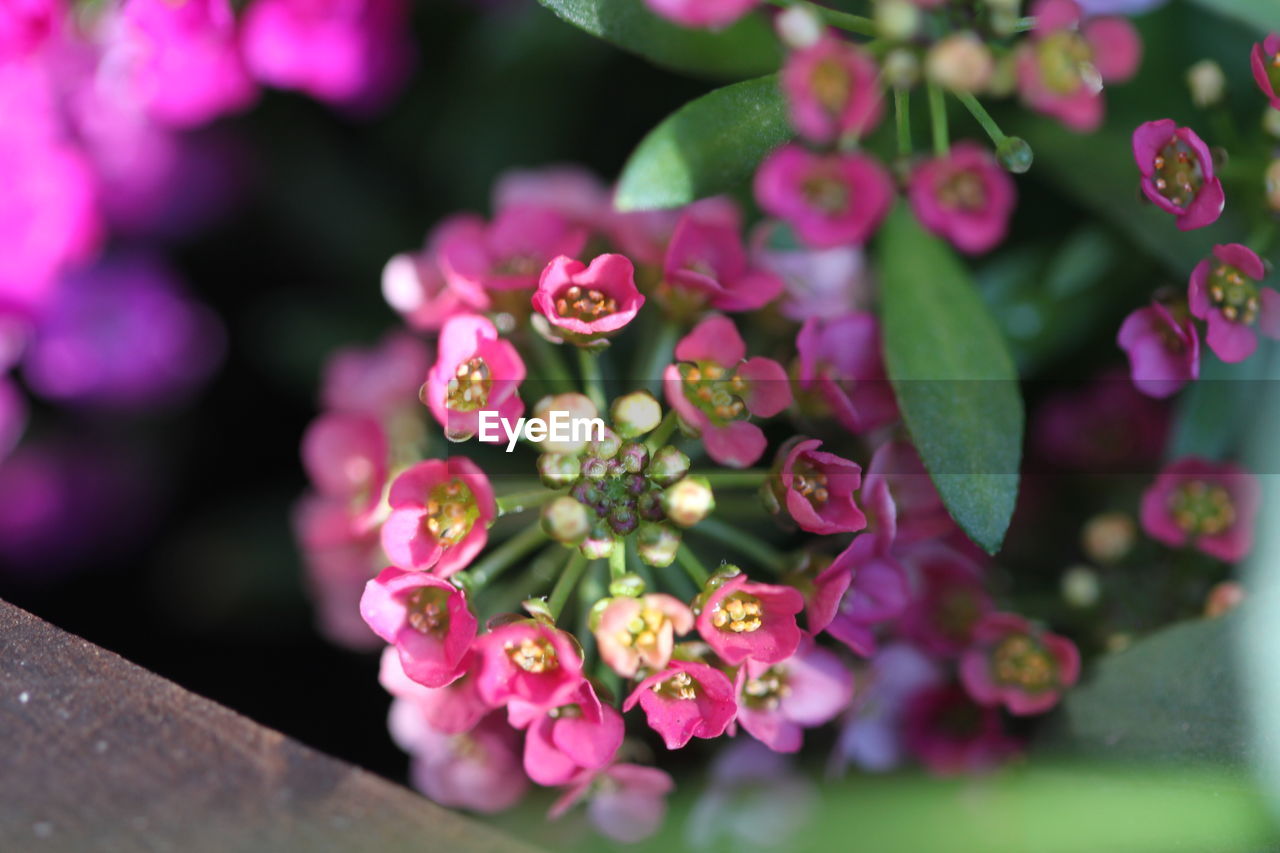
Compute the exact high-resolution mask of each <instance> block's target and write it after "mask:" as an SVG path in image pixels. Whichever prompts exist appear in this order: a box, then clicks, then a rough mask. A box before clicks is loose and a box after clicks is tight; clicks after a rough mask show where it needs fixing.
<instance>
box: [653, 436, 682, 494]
mask: <svg viewBox="0 0 1280 853" xmlns="http://www.w3.org/2000/svg"><path fill="white" fill-rule="evenodd" d="M687 473H689V457H688V456H685V455H684V454H683V453H681V452H680V451H679V450H677V449H676V448H675V447H674V446H672V445H670V444H668V445H667V446H666V447H663V448H660V449H659V450H658V452H657V453H654V454H653V458H652V459H650V460H649V467H648V468H646V469H645V475H646V476H648V478H649V479H650V480H653V482H655V483H657V484H658V485H659V486H670V485H671V484H672V483H675V482H676V481H677V480H679V479H680V478H682V477H683V476H684V475H685V474H687Z"/></svg>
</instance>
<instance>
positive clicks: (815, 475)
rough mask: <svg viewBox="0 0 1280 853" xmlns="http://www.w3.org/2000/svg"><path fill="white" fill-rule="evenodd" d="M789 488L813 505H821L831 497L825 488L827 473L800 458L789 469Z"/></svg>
mask: <svg viewBox="0 0 1280 853" xmlns="http://www.w3.org/2000/svg"><path fill="white" fill-rule="evenodd" d="M791 488H793V489H795V490H796V491H797V492H799V493H800V495H801V497H804V498H806V499H807V500H808V501H809V503H810V504H812V505H813V506H814V507H822V506H823V505H825V504H826V502H827V499H828V498H829V497H831V493H830V491H828V489H827V475H826V474H824V473H822V472H821V471H820V470H818V469H817V468H816V467H815V466H814V465H813V464H812V463H810V462H806V461H804V460H800V461H798V462H796V464H795V466H794V467H792V469H791Z"/></svg>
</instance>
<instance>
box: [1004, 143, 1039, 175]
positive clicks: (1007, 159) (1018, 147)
mask: <svg viewBox="0 0 1280 853" xmlns="http://www.w3.org/2000/svg"><path fill="white" fill-rule="evenodd" d="M1034 157H1035V154H1034V153H1033V152H1032V150H1031V146H1030V145H1028V144H1027V140H1025V139H1023V138H1022V137H1021V136H1006V137H1005V138H1004V140H1003V141H1002V142H1001V143H1000V144H999V145H998V146H996V160H997V161H999V163H1000V165H1001V166H1003V167H1004V168H1005V169H1007V170H1008V171H1010V172H1012V173H1013V174H1015V175H1021V174H1022V173H1023V172H1025V171H1027V170H1028V169H1030V168H1031V161H1032V160H1033V159H1034Z"/></svg>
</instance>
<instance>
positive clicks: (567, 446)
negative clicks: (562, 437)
mask: <svg viewBox="0 0 1280 853" xmlns="http://www.w3.org/2000/svg"><path fill="white" fill-rule="evenodd" d="M552 412H566V413H568V416H569V418H570V421H571V422H573V423H584V422H586V421H589V420H591V419H592V418H595V417H597V416H599V412H598V411H597V410H596V407H595V404H594V403H592V402H591V400H590V399H589V398H587V397H586V396H585V395H583V394H553V395H550V396H547V397H543V398H542V399H541V400H539V401H538V402H536V403H534V404H533V417H535V418H541V419H542V420H544V421H546V422H547V423H550V422H551V413H552ZM567 432H568V433H569V435H570V437H572V436H573V434H574V433H575V432H577V431H575V430H567ZM583 432H585V430H584V431H583ZM539 446H540V448H541V449H542V450H545V451H548V452H550V453H579V452H581V451H582V449H583V448H584V447H586V446H587V442H586V439H585V438H580V439H579V440H578V441H572V440H570V441H552V440H551V439H550V438H547V439H546V440H545V441H543V442H542V443H541V444H540V445H539Z"/></svg>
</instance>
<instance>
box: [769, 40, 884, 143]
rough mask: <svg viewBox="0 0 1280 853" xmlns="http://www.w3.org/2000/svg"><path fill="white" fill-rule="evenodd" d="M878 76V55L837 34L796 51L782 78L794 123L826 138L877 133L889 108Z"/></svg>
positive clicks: (819, 139) (811, 134)
mask: <svg viewBox="0 0 1280 853" xmlns="http://www.w3.org/2000/svg"><path fill="white" fill-rule="evenodd" d="M878 78H879V69H877V68H876V63H875V60H874V59H872V58H871V57H870V56H869V55H867V53H866V52H864V51H863V50H862V49H861V48H859V47H858V46H857V45H855V44H852V43H851V42H847V41H844V40H843V39H838V38H835V37H834V36H831V35H827V36H826V37H824V38H822V39H820V40H819V41H818V42H817V43H815V44H813V45H811V46H809V47H806V48H802V49H800V50H796V51H792V52H791V54H790V55H789V56H788V57H787V62H786V64H785V65H784V66H783V68H782V78H781V86H782V93H783V94H784V95H785V96H786V99H787V110H788V116H789V117H790V119H791V125H792V127H794V128H795V129H796V130H797V131H799V132H800V134H801V135H803V136H805V137H807V138H808V139H810V140H811V141H813V142H821V143H826V142H834V141H835V140H836V139H838V138H847V137H852V138H858V137H861V136H863V135H864V134H866V133H869V132H871V131H872V130H874V129H875V126H876V124H877V123H879V121H880V116H881V114H882V113H883V111H884V102H883V100H882V97H881V94H880V81H879V79H878Z"/></svg>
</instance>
